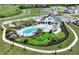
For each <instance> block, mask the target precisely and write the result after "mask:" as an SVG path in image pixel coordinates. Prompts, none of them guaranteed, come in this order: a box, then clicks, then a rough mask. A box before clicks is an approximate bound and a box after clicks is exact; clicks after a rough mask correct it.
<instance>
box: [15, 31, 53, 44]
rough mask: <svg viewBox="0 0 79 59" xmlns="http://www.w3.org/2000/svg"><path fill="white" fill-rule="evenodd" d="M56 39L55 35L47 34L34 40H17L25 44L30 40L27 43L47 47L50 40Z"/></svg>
mask: <svg viewBox="0 0 79 59" xmlns="http://www.w3.org/2000/svg"><path fill="white" fill-rule="evenodd" d="M53 38H54V35H53V34H49V33H45V34H43V35H41V36H38V37H35V38H34V39H31V38H30V39H29V38H19V39H16V41H17V42H24V41H25V40H28V41H27V42H26V43H29V44H35V45H41V44H42V45H46V44H47V43H48V42H49V41H50V40H52V39H53Z"/></svg>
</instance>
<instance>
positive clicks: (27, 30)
mask: <svg viewBox="0 0 79 59" xmlns="http://www.w3.org/2000/svg"><path fill="white" fill-rule="evenodd" d="M36 31H37V28H35V27H32V28H29V29H25V30H24V31H23V32H22V33H23V34H26V33H27V34H29V33H33V32H36Z"/></svg>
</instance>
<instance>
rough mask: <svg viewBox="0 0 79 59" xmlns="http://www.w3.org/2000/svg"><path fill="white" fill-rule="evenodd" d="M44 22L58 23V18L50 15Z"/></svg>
mask: <svg viewBox="0 0 79 59" xmlns="http://www.w3.org/2000/svg"><path fill="white" fill-rule="evenodd" d="M44 21H52V22H59V21H60V18H59V17H58V16H56V15H50V16H49V17H47V18H46V19H45V20H44Z"/></svg>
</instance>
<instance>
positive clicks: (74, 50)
mask: <svg viewBox="0 0 79 59" xmlns="http://www.w3.org/2000/svg"><path fill="white" fill-rule="evenodd" d="M70 26H71V28H72V29H73V30H74V31H75V32H76V33H77V35H78V38H79V26H76V25H73V24H70ZM72 37H73V36H72ZM78 45H79V40H78V41H77V43H76V45H75V46H74V47H73V48H72V51H65V52H61V53H58V54H64V55H70V54H72V55H79V46H78Z"/></svg>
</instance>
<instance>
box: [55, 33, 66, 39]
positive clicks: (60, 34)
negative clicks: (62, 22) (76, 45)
mask: <svg viewBox="0 0 79 59" xmlns="http://www.w3.org/2000/svg"><path fill="white" fill-rule="evenodd" d="M64 36H65V34H64V33H63V32H60V33H58V34H56V37H58V38H63V37H64Z"/></svg>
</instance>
